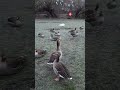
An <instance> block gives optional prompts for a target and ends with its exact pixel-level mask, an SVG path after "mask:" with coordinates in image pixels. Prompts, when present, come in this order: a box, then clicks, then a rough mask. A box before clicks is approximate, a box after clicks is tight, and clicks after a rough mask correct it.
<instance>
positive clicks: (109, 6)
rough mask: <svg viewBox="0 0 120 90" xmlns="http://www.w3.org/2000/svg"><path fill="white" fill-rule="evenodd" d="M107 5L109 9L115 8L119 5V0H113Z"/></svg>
mask: <svg viewBox="0 0 120 90" xmlns="http://www.w3.org/2000/svg"><path fill="white" fill-rule="evenodd" d="M106 6H107V8H108V9H114V8H116V7H117V2H116V0H112V1H110V2H108V3H107V4H106Z"/></svg>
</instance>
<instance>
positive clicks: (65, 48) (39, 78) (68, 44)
mask: <svg viewBox="0 0 120 90" xmlns="http://www.w3.org/2000/svg"><path fill="white" fill-rule="evenodd" d="M60 23H65V24H66V26H65V27H70V28H75V27H77V29H78V30H79V27H80V26H85V22H84V20H36V27H35V29H36V31H35V48H41V49H47V54H46V55H45V56H44V57H43V58H39V59H35V77H36V78H35V79H36V90H84V89H85V29H84V30H81V31H80V30H79V36H78V37H76V38H74V39H73V38H72V36H71V35H70V34H69V33H68V31H69V30H65V29H64V28H61V29H60V30H58V31H59V32H60V33H61V36H62V39H61V49H62V52H63V57H62V60H61V62H63V63H64V64H65V65H66V67H67V68H68V69H69V71H70V74H71V76H72V78H73V80H71V81H70V80H62V81H60V82H56V81H54V78H55V74H54V72H53V69H52V65H47V62H48V59H49V57H50V55H51V53H52V52H53V51H55V50H56V42H54V41H51V40H50V39H49V37H50V33H49V30H48V29H49V28H52V27H55V28H60V27H59V26H58V25H59V24H60ZM39 32H41V33H43V34H44V35H45V38H44V39H42V38H39V37H38V36H37V34H38V33H39Z"/></svg>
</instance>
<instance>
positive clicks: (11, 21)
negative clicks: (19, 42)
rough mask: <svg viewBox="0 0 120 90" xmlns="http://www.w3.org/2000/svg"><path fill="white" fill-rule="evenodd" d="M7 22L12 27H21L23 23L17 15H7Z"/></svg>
mask: <svg viewBox="0 0 120 90" xmlns="http://www.w3.org/2000/svg"><path fill="white" fill-rule="evenodd" d="M8 24H9V25H11V26H12V27H21V26H22V25H23V23H22V22H21V20H20V17H18V16H14V17H9V18H8Z"/></svg>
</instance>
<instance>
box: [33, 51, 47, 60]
mask: <svg viewBox="0 0 120 90" xmlns="http://www.w3.org/2000/svg"><path fill="white" fill-rule="evenodd" d="M46 53H47V50H42V49H35V58H40V57H43V56H44V55H45V54H46Z"/></svg>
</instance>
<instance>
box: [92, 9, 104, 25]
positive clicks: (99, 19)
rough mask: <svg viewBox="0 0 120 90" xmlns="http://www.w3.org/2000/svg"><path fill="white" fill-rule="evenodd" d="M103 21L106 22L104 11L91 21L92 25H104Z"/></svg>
mask: <svg viewBox="0 0 120 90" xmlns="http://www.w3.org/2000/svg"><path fill="white" fill-rule="evenodd" d="M103 22H104V15H103V12H102V11H100V12H99V15H98V16H97V17H96V20H95V21H91V22H90V24H91V25H92V26H98V25H102V24H103Z"/></svg>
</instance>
